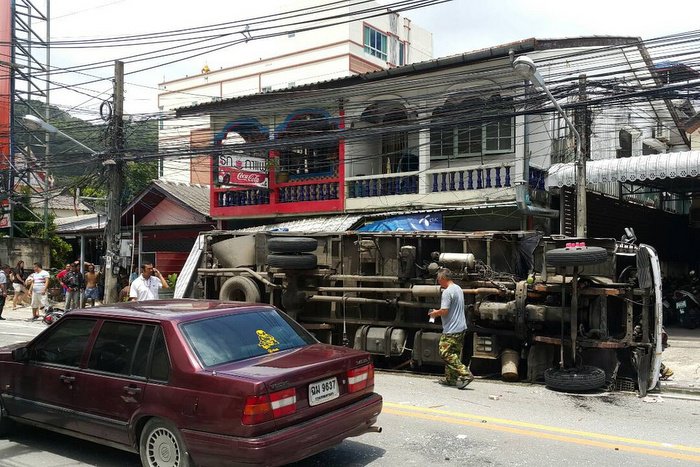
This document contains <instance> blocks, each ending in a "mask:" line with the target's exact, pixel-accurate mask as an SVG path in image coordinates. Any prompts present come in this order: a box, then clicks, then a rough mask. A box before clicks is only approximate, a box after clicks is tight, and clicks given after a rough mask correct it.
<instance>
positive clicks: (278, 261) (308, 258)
mask: <svg viewBox="0 0 700 467" xmlns="http://www.w3.org/2000/svg"><path fill="white" fill-rule="evenodd" d="M267 264H268V266H270V267H273V268H280V269H297V270H304V269H316V265H317V264H318V260H317V259H316V255H314V254H311V253H299V254H298V255H282V254H271V255H267Z"/></svg>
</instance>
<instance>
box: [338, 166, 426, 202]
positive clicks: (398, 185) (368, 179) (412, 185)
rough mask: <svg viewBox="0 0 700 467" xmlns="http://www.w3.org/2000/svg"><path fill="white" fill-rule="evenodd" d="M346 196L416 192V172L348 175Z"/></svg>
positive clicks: (361, 196) (359, 196) (363, 196)
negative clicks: (360, 175)
mask: <svg viewBox="0 0 700 467" xmlns="http://www.w3.org/2000/svg"><path fill="white" fill-rule="evenodd" d="M346 182H347V197H348V198H369V197H374V196H391V195H407V194H412V193H418V172H405V173H398V174H384V175H369V176H362V177H348V178H347V180H346Z"/></svg>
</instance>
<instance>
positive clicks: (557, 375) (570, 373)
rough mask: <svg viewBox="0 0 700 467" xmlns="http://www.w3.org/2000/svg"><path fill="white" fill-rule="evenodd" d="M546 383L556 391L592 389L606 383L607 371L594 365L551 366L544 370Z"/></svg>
mask: <svg viewBox="0 0 700 467" xmlns="http://www.w3.org/2000/svg"><path fill="white" fill-rule="evenodd" d="M544 383H545V385H546V386H547V387H548V388H550V389H554V390H556V391H570V392H582V391H591V390H593V389H598V388H600V387H602V386H603V385H604V384H605V372H604V371H603V370H602V369H600V368H598V367H594V366H581V367H578V368H549V369H547V370H545V372H544Z"/></svg>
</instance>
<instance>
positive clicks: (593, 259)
mask: <svg viewBox="0 0 700 467" xmlns="http://www.w3.org/2000/svg"><path fill="white" fill-rule="evenodd" d="M546 258H547V264H548V265H549V266H585V265H588V264H600V263H604V262H605V261H606V260H607V259H608V252H607V251H606V250H605V248H601V247H599V246H589V247H584V248H581V249H569V248H555V249H553V250H549V251H548V252H547V253H546Z"/></svg>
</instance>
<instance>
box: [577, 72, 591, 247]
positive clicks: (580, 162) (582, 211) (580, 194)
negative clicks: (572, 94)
mask: <svg viewBox="0 0 700 467" xmlns="http://www.w3.org/2000/svg"><path fill="white" fill-rule="evenodd" d="M578 92H579V102H584V101H585V100H586V99H587V96H586V75H580V76H579V79H578ZM576 116H577V117H578V121H577V122H576V123H577V124H578V125H579V128H580V130H579V139H582V141H581V143H580V144H579V145H578V148H579V150H578V155H577V156H578V157H577V159H576V236H577V237H581V238H585V237H588V223H587V221H588V207H587V204H586V203H587V200H586V158H588V150H589V138H588V133H589V131H588V108H587V107H583V108H581V109H580V110H579V111H578V112H577V113H576Z"/></svg>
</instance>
